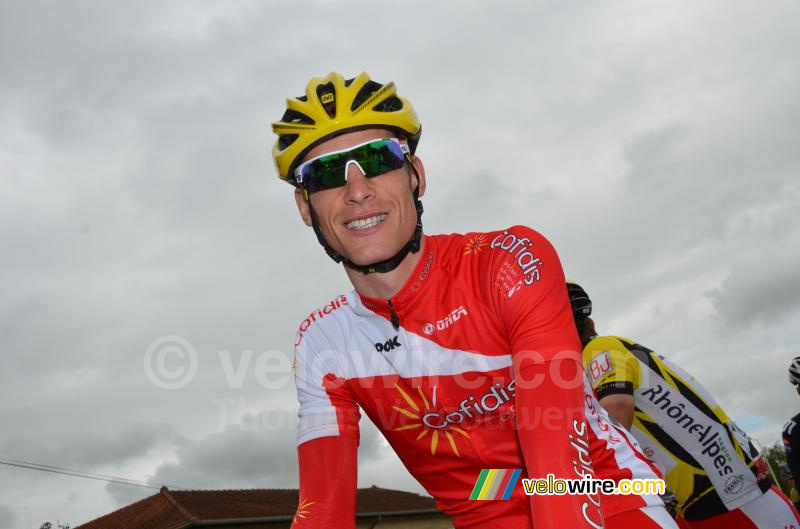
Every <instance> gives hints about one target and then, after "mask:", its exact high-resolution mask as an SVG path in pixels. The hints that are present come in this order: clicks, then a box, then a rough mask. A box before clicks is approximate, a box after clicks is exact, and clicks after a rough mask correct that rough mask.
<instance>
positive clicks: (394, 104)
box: [373, 96, 403, 112]
mask: <svg viewBox="0 0 800 529" xmlns="http://www.w3.org/2000/svg"><path fill="white" fill-rule="evenodd" d="M402 108H403V102H402V101H400V98H399V97H397V96H392V97H389V98H387V99H386V100H384V101H381V102H380V103H378V104H377V105H375V108H373V110H374V111H376V112H396V111H398V110H401V109H402Z"/></svg>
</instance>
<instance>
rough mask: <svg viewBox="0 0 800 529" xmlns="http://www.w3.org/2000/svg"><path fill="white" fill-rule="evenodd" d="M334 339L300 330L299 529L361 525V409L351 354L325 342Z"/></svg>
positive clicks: (297, 344) (297, 349) (297, 355)
mask: <svg viewBox="0 0 800 529" xmlns="http://www.w3.org/2000/svg"><path fill="white" fill-rule="evenodd" d="M301 329H302V327H301ZM328 343H329V341H328V340H327V339H326V338H325V335H324V334H323V333H322V332H321V331H317V332H316V334H314V333H308V334H305V335H303V334H300V333H298V339H297V340H296V342H295V364H294V373H295V384H296V386H297V400H298V403H299V405H300V408H299V412H298V415H299V426H298V432H297V442H298V447H297V456H298V464H299V469H300V498H299V503H298V507H297V513H296V515H295V518H294V521H293V523H292V527H293V528H297V529H300V528H303V527H309V528H322V529H324V528H331V529H340V528H344V529H351V528H352V529H355V506H356V483H357V472H358V441H359V429H358V422H359V419H360V412H359V408H358V404H357V403H356V402H355V400H354V398H353V396H352V395H351V394H350V391H349V389H348V385H347V374H348V372H349V368H348V365H347V364H346V360H345V356H344V355H341V354H339V353H338V352H337V351H335V350H333V349H332V348H331V347H325V346H323V345H321V344H328Z"/></svg>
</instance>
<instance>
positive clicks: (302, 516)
mask: <svg viewBox="0 0 800 529" xmlns="http://www.w3.org/2000/svg"><path fill="white" fill-rule="evenodd" d="M297 458H298V461H299V465H300V500H299V503H298V506H297V514H295V517H294V521H293V522H292V528H293V529H301V528H303V527H309V528H310V527H314V528H317V527H319V528H328V527H330V528H332V529H339V528H344V529H354V528H355V526H356V525H355V510H356V481H357V479H356V476H357V465H358V443H357V442H356V440H355V439H353V438H352V437H340V436H337V437H319V438H317V439H313V440H311V441H308V442H306V443H303V444H301V445H300V446H298V447H297Z"/></svg>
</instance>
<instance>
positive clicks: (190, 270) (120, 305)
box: [0, 0, 800, 529]
mask: <svg viewBox="0 0 800 529" xmlns="http://www.w3.org/2000/svg"><path fill="white" fill-rule="evenodd" d="M798 18H800V6H798V4H797V2H792V1H781V0H775V1H771V2H766V3H765V2H756V1H750V2H746V1H730V0H725V1H722V0H719V1H708V2H701V3H698V2H688V1H687V2H679V3H676V2H666V1H653V2H633V1H629V2H616V1H609V2H577V1H566V2H563V1H562V2H538V1H537V2H532V1H525V2H485V1H481V2H478V1H468V0H460V1H458V2H456V1H442V2H425V1H407V2H399V1H385V2H367V1H358V2H355V1H336V2H333V1H323V0H318V1H294V2H292V1H289V0H286V1H266V0H264V1H255V0H253V1H244V0H228V1H226V2H215V1H210V0H209V1H195V0H192V1H189V0H184V1H180V0H177V1H171V2H161V1H155V0H139V1H136V2H133V1H131V2H111V1H105V0H93V1H90V0H86V1H77V0H75V1H57V0H51V1H47V0H42V1H28V0H2V1H0V178H1V179H2V190H1V191H0V219H2V222H0V252H2V259H0V350H1V351H2V355H3V360H4V362H3V368H2V369H0V423H1V424H2V425H3V427H2V428H0V458H2V459H5V460H9V459H15V460H22V461H31V462H36V463H39V464H45V465H52V466H58V467H65V468H70V469H77V470H82V471H86V472H94V473H102V474H108V475H113V476H122V477H126V478H131V479H137V480H146V481H149V482H157V483H165V484H168V485H171V486H176V487H187V488H240V487H295V486H296V483H297V482H296V479H297V478H296V470H295V463H296V462H295V456H294V436H295V426H294V424H295V419H294V417H295V413H296V405H295V401H294V387H293V385H292V384H291V382H290V381H289V378H288V364H289V362H290V360H291V350H290V345H291V343H292V341H293V337H294V332H295V329H296V328H297V325H298V323H299V322H300V321H301V320H302V319H303V318H304V317H305V316H306V315H307V314H308V313H309V312H310V311H311V309H312V308H314V307H316V306H319V305H322V304H324V303H325V302H327V300H329V299H331V298H332V297H333V296H334V295H336V294H338V293H340V292H344V291H346V290H349V285H348V283H347V282H346V279H345V276H344V274H342V273H341V271H340V270H339V269H338V268H337V266H336V265H334V264H333V263H332V262H331V261H330V260H328V259H327V257H325V256H324V254H323V253H322V250H321V248H320V247H319V246H318V245H317V243H316V242H315V239H314V237H313V234H312V233H311V232H310V230H308V229H306V228H305V227H304V226H303V225H302V224H301V222H300V220H299V218H298V217H297V214H296V211H295V207H294V204H293V200H292V197H291V189H290V187H289V186H287V185H286V184H283V183H281V182H279V181H278V180H277V178H276V174H275V171H274V168H273V165H272V160H271V158H270V155H269V150H270V148H271V144H272V142H273V137H272V135H271V132H270V128H269V123H270V122H271V121H272V120H274V119H277V118H278V117H279V116H280V115H281V114H282V112H283V106H282V105H283V102H284V98H285V97H286V96H288V95H300V94H301V93H302V92H303V90H304V86H305V83H306V81H307V80H308V78H310V77H312V76H318V75H324V74H326V73H327V72H329V71H331V70H338V71H341V72H343V73H344V74H346V75H347V76H353V75H355V74H357V73H358V72H360V71H362V70H366V71H367V72H369V73H370V75H371V76H373V77H374V78H375V79H377V80H380V81H388V80H395V81H396V83H397V85H398V87H399V89H400V92H401V93H402V94H404V95H405V96H407V97H409V98H410V99H411V100H412V101H413V102H414V104H415V106H416V108H417V111H418V113H419V115H420V117H421V119H422V122H423V130H424V133H423V137H422V142H421V145H420V148H419V151H418V154H419V155H420V156H421V157H422V159H423V160H424V162H425V163H426V168H427V173H428V194H427V196H426V197H425V199H424V202H425V206H426V213H425V217H424V220H425V225H426V231H427V232H429V233H437V232H453V231H467V230H489V229H496V228H500V227H504V226H508V225H511V224H528V225H530V226H533V227H535V228H537V229H538V230H540V231H542V232H543V233H545V234H546V235H548V236H549V237H550V239H551V240H552V241H553V242H554V244H555V245H556V248H557V249H558V250H559V252H560V254H561V257H562V260H563V264H564V266H565V268H566V270H567V274H568V276H569V277H572V278H575V279H579V280H580V281H581V282H582V283H583V284H584V286H585V287H586V288H587V290H588V291H589V293H590V294H591V295H592V297H593V298H594V302H595V315H596V320H597V323H598V327H599V330H600V331H601V332H607V333H614V334H620V335H623V336H628V337H631V338H634V339H636V340H638V341H640V342H641V343H643V344H646V345H648V346H649V347H651V348H653V349H655V350H656V351H658V352H661V353H664V354H666V355H667V356H669V357H670V358H672V359H673V360H675V361H677V362H678V363H679V364H681V365H682V366H683V367H685V368H686V369H688V370H689V371H691V372H692V373H693V374H695V375H696V376H697V377H698V378H700V379H701V380H703V381H704V382H705V383H706V385H707V386H708V387H709V388H710V389H711V390H712V391H713V393H714V394H715V395H716V396H717V398H718V400H719V401H720V402H721V404H722V405H723V406H724V407H725V408H726V410H727V411H728V412H729V414H730V415H732V416H733V417H734V418H735V419H737V420H738V421H739V422H740V423H741V425H742V426H743V427H744V428H745V429H747V430H749V431H750V433H751V434H753V435H754V437H756V438H757V439H758V440H760V441H761V442H762V443H764V444H766V443H773V442H775V441H777V440H778V439H779V436H780V426H781V425H782V423H783V422H784V421H785V420H786V419H788V418H789V417H790V416H791V415H793V414H794V413H796V411H797V408H798V407H800V400H798V398H797V396H796V395H795V394H794V392H793V391H792V388H791V387H790V386H789V384H788V383H787V381H786V368H787V366H788V362H789V360H790V359H791V358H792V357H793V356H795V355H798V354H800V339H799V338H798V334H797V329H798V327H800V310H799V309H800V301H799V300H800V280H798V278H797V270H798V269H800V244H798V243H800V224H799V223H798V222H797V212H798V204H800V178H798V177H800V100H799V99H798V97H797V94H798V93H800V70H798V67H797V52H796V50H798V49H800V33H799V32H798V31H797V20H798ZM178 351H182V353H179V352H178ZM148 353H149V354H148ZM180 354H183V356H182V357H181V356H179V355H180ZM192 354H194V358H196V360H197V361H196V363H194V365H195V366H196V372H192V371H190V370H189V368H190V367H191V365H192V362H191V360H192ZM158 358H162V359H164V362H163V363H162V364H161V365H159V363H158ZM148 360H149V364H148V363H147V362H148ZM146 366H148V367H149V370H148V368H146ZM181 370H183V371H181ZM148 373H149V375H148ZM170 376H172V378H170ZM159 377H160V378H159ZM180 382H185V384H184V385H182V386H181V387H179V388H176V389H166V388H165V387H164V386H166V385H169V384H173V385H179V383H180ZM360 457H361V465H360V469H359V472H360V476H359V478H360V483H361V485H362V486H369V485H372V484H377V485H380V486H384V487H390V488H400V489H407V490H414V491H419V490H420V489H419V486H418V485H417V484H416V483H415V482H414V480H413V479H412V478H410V477H409V476H408V474H407V472H406V471H405V469H403V468H402V467H401V466H400V464H399V462H398V461H397V459H396V458H395V457H394V456H393V454H392V453H391V450H390V449H389V448H388V447H387V446H386V445H385V443H383V441H382V440H380V439H379V437H378V435H377V433H376V431H375V430H374V429H373V428H372V427H371V426H369V425H367V424H365V425H363V433H362V446H361V454H360ZM153 492H155V491H154V490H151V489H144V488H138V487H132V486H122V485H112V484H107V483H105V482H102V481H94V480H88V479H79V478H75V477H69V476H63V475H58V474H52V473H44V472H36V471H32V470H25V469H20V468H15V467H11V466H7V465H0V529H4V528H23V529H28V528H34V529H37V528H38V526H39V524H40V523H41V522H43V521H45V520H53V521H55V519H56V518H57V517H58V518H60V520H61V521H62V522H64V521H67V522H71V523H72V524H78V523H82V522H86V521H88V520H89V519H92V518H94V517H97V516H99V515H102V514H104V513H107V512H109V511H111V510H113V509H116V508H118V507H119V506H122V505H125V504H127V503H130V502H132V501H134V500H136V499H139V498H142V497H144V496H146V495H149V494H152V493H153Z"/></svg>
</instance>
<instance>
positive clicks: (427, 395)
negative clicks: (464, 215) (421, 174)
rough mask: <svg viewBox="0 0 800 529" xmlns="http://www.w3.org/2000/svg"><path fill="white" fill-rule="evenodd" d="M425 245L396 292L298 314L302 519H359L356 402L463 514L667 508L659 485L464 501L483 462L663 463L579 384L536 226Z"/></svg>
mask: <svg viewBox="0 0 800 529" xmlns="http://www.w3.org/2000/svg"><path fill="white" fill-rule="evenodd" d="M420 251H421V253H422V255H421V259H420V261H419V264H418V265H417V267H416V269H415V270H414V272H413V273H412V275H411V277H410V278H409V279H408V281H407V282H406V284H405V285H404V286H403V288H402V290H401V291H400V292H398V294H397V295H396V296H394V297H393V298H391V299H390V300H381V299H374V298H368V297H366V296H362V295H359V294H358V293H356V292H351V293H349V294H346V295H342V296H340V297H338V298H336V299H335V300H333V301H332V302H331V303H329V304H328V305H326V306H325V307H323V308H321V309H319V310H316V311H314V312H313V313H312V314H311V315H309V317H308V318H307V319H306V320H305V321H304V322H303V323H302V325H301V326H300V329H299V331H298V333H297V335H296V338H295V346H296V357H295V374H296V383H297V392H298V400H299V403H300V411H299V417H300V425H299V431H298V445H299V446H298V452H299V458H300V508H299V509H298V513H297V516H296V517H295V527H306V526H308V527H328V526H330V527H337V528H338V527H354V525H353V524H354V522H353V513H354V506H355V499H354V498H355V496H354V494H355V483H356V477H355V472H356V468H355V467H356V456H355V453H356V452H355V451H356V446H357V443H358V435H359V434H358V422H359V418H360V411H359V410H363V412H364V413H366V415H368V416H369V418H370V419H371V420H372V421H373V422H374V423H375V424H376V425H377V427H378V428H379V429H380V431H381V432H382V433H383V435H384V436H385V437H386V439H387V441H388V442H389V443H390V444H391V446H392V447H393V448H394V450H395V451H396V452H397V454H398V455H399V457H400V459H401V460H402V461H403V463H404V464H405V466H406V468H408V470H409V472H411V474H412V475H413V476H414V477H415V478H416V479H417V480H418V481H419V482H420V483H421V484H422V486H423V487H424V488H425V489H426V490H427V491H428V493H429V494H430V495H431V496H433V497H434V498H435V499H436V502H437V505H438V507H439V508H440V509H441V510H442V511H443V512H444V513H446V514H447V515H449V516H451V517H453V520H454V524H455V526H456V527H483V528H491V527H503V528H506V529H507V528H510V527H531V526H532V525H534V524H537V525H538V526H543V527H550V526H551V523H560V524H562V525H559V526H564V527H566V526H569V527H595V528H596V527H602V526H603V520H604V519H606V520H609V519H612V518H613V517H614V516H616V515H619V514H622V513H625V512H627V511H632V510H637V509H639V508H641V507H645V506H654V507H655V506H658V505H661V501H660V499H658V497H657V496H653V495H641V496H639V495H608V496H605V495H600V498H599V499H598V498H597V497H592V496H585V497H568V498H565V497H559V496H535V495H534V496H530V497H529V496H526V495H525V493H524V490H523V488H522V486H521V485H519V486H518V487H517V488H516V489H515V490H514V492H513V494H512V495H511V499H510V500H508V501H474V500H472V501H471V500H469V497H470V494H471V492H472V490H473V487H474V486H475V483H476V481H477V479H478V477H479V475H480V472H481V470H482V469H484V468H498V469H502V468H508V469H512V468H520V469H522V477H533V478H544V477H546V475H547V474H548V473H553V474H555V476H556V477H557V478H581V477H585V476H593V477H596V478H612V479H615V480H618V479H622V478H628V479H634V478H642V479H645V478H651V479H652V478H656V477H657V471H656V470H655V468H654V467H653V466H652V464H651V463H650V462H649V461H648V460H647V459H646V458H645V457H644V456H643V455H642V454H641V453H640V452H639V451H638V449H637V448H636V445H635V441H634V440H633V438H632V437H630V436H629V435H628V434H626V432H625V431H624V430H623V429H622V428H620V427H617V426H615V425H614V424H612V423H611V422H610V420H609V419H608V416H607V415H606V414H605V412H604V411H603V410H602V408H601V407H600V406H599V404H598V403H597V400H596V398H595V396H594V393H593V391H592V389H591V387H590V386H589V385H588V384H587V382H586V381H585V378H584V375H583V369H582V364H581V354H580V351H581V344H580V342H579V340H578V337H577V333H576V330H575V327H574V323H573V319H572V312H571V310H570V305H569V300H568V298H567V292H566V288H565V281H564V274H563V272H562V269H561V264H560V263H559V260H558V256H557V255H556V253H555V250H554V249H553V248H552V246H551V245H550V243H549V242H548V241H547V240H546V239H545V238H544V237H542V236H541V235H540V234H538V233H537V232H535V231H533V230H531V229H530V228H526V227H524V226H514V227H512V228H509V229H508V230H505V231H498V232H491V233H469V234H466V235H458V234H453V235H437V236H425V238H424V245H423V248H422V249H421V250H420ZM598 504H601V506H600V507H599V506H598ZM572 520H576V522H575V524H574V525H573V524H571V523H567V524H566V525H563V522H571V521H572ZM578 521H580V525H578ZM553 526H555V525H553ZM611 526H612V525H611V524H609V525H607V527H611Z"/></svg>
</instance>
